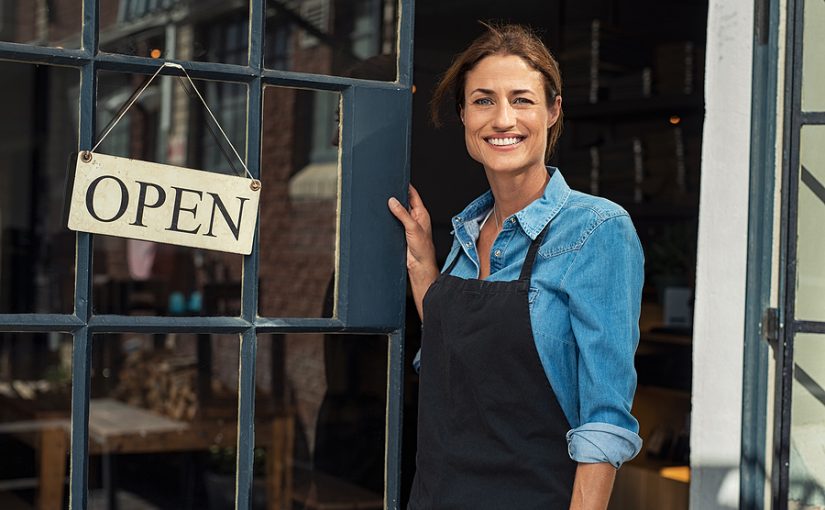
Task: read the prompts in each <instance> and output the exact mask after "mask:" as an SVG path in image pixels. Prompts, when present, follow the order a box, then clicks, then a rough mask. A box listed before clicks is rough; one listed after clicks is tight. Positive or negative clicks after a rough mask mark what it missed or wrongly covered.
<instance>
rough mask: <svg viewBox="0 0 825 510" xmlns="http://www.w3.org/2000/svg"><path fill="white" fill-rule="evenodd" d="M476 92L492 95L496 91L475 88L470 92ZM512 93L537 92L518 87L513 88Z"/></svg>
mask: <svg viewBox="0 0 825 510" xmlns="http://www.w3.org/2000/svg"><path fill="white" fill-rule="evenodd" d="M476 92H481V93H482V94H487V95H491V96H492V95H495V91H493V90H490V89H475V90H473V91H471V92H470V94H475V93H476ZM510 94H514V95H519V94H535V92H533V91H532V90H530V89H516V90H511V91H510Z"/></svg>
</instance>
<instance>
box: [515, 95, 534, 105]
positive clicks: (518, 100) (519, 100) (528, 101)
mask: <svg viewBox="0 0 825 510" xmlns="http://www.w3.org/2000/svg"><path fill="white" fill-rule="evenodd" d="M513 104H534V102H533V100H532V99H528V98H526V97H517V98H515V99H513Z"/></svg>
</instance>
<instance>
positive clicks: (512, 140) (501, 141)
mask: <svg viewBox="0 0 825 510" xmlns="http://www.w3.org/2000/svg"><path fill="white" fill-rule="evenodd" d="M522 140H524V137H523V136H510V137H507V138H486V139H485V141H486V142H487V143H489V144H490V145H495V146H496V147H506V146H508V145H516V144H518V143H521V142H522Z"/></svg>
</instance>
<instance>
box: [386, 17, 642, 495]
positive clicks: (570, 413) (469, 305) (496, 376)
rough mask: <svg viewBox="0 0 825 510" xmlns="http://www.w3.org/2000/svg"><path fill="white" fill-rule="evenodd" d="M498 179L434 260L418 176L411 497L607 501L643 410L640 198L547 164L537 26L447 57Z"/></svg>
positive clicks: (551, 126) (446, 86) (456, 221)
mask: <svg viewBox="0 0 825 510" xmlns="http://www.w3.org/2000/svg"><path fill="white" fill-rule="evenodd" d="M450 92H452V94H453V96H454V98H455V101H456V109H457V112H458V115H459V117H460V119H461V122H462V123H463V125H464V140H465V143H466V145H467V151H468V152H469V154H470V156H471V157H472V158H473V159H475V160H476V161H478V162H479V163H481V164H482V166H483V167H484V172H485V174H486V176H487V180H488V182H489V184H490V191H488V192H487V193H485V194H484V195H482V196H481V197H479V198H478V199H476V200H475V201H473V202H472V203H471V204H470V205H468V206H467V207H466V208H465V209H464V211H463V212H461V213H460V214H459V215H457V216H456V217H454V218H453V226H454V227H455V232H454V234H455V240H454V243H453V247H452V250H451V252H450V255H449V256H448V259H447V263H448V267H447V268H446V269H445V270H444V272H443V273H442V274H439V271H438V268H437V266H436V262H435V251H434V248H433V243H432V235H431V226H430V218H429V215H428V213H427V210H426V208H425V207H424V204H423V203H422V201H421V198H420V197H419V195H418V193H417V192H416V191H415V189H414V188H412V187H410V196H409V200H410V209H409V210H407V209H406V208H404V207H403V206H402V205H401V204H400V203H399V201H398V200H396V199H395V198H391V199H390V200H389V207H390V210H391V211H392V213H393V214H394V215H395V216H396V217H397V218H398V219H399V220H400V221H401V223H402V224H403V225H404V229H405V231H406V238H407V243H408V245H407V246H408V247H407V267H408V271H409V278H410V283H411V286H412V290H413V296H414V298H415V302H416V305H417V308H418V312H419V315H421V318H422V321H423V328H424V334H423V338H422V348H421V353H420V354H421V360H420V393H419V427H418V454H417V470H416V477H415V481H414V482H413V489H412V495H411V497H410V503H409V508H410V509H412V510H419V509H447V508H462V509H488V508H489V509H511V508H512V509H533V508H535V509H562V510H564V509H567V508H570V509H576V510H582V509H587V510H590V509H604V508H606V507H607V502H608V500H609V497H610V491H611V489H612V485H613V479H614V477H615V470H616V469H617V468H618V467H619V466H620V465H621V464H622V463H623V462H624V461H626V460H629V459H631V458H633V457H634V456H635V455H636V454H637V453H638V451H639V449H640V447H641V439H640V438H639V436H638V435H637V433H638V423H637V421H636V420H635V419H634V418H633V416H631V414H630V406H631V402H632V398H633V393H634V391H635V386H636V374H635V371H634V368H633V354H634V351H635V348H636V345H637V342H638V334H639V332H638V320H639V309H640V301H641V287H642V279H643V255H642V250H641V246H640V244H639V241H638V237H637V236H636V233H635V230H634V228H633V224H632V223H631V221H630V218H629V217H628V215H627V213H626V212H625V211H624V210H623V209H622V208H621V207H619V206H617V205H616V204H613V203H612V202H609V201H607V200H604V199H602V198H598V197H593V196H589V195H585V194H583V193H579V192H577V191H572V190H570V188H569V187H568V186H567V184H566V183H565V181H564V178H563V177H562V175H561V172H560V171H559V170H558V169H556V168H553V167H546V166H545V161H546V159H547V157H548V156H549V154H550V153H551V151H552V150H553V147H554V146H555V144H556V142H557V140H558V137H559V134H560V131H561V119H562V109H561V106H562V99H561V77H560V74H559V70H558V65H557V63H556V61H555V60H554V59H553V57H552V56H551V55H550V53H549V52H548V51H547V49H546V48H545V47H544V45H543V44H542V43H541V41H540V40H539V39H538V38H537V37H536V36H535V35H533V34H532V33H531V32H529V31H528V30H527V29H525V28H523V27H520V26H514V25H505V26H500V27H496V26H487V31H486V32H485V33H484V34H483V35H482V36H480V37H479V38H478V39H476V40H475V41H474V42H473V43H472V44H471V45H470V46H469V47H468V48H467V49H466V50H465V51H464V52H463V53H461V54H460V55H459V56H458V57H457V58H456V60H455V61H454V62H453V64H452V65H451V67H450V68H449V69H448V70H447V72H446V73H445V75H444V77H443V78H442V80H441V82H440V83H439V85H438V87H437V88H436V91H435V95H434V100H433V104H432V107H433V110H432V111H433V118H434V120H435V121H436V124H437V123H438V112H439V109H440V106H441V103H442V101H443V99H444V96H445V95H446V94H448V93H450Z"/></svg>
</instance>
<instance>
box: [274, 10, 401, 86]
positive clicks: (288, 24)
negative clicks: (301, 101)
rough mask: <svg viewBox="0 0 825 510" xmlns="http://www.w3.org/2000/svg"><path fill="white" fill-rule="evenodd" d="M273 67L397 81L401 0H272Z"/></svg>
mask: <svg viewBox="0 0 825 510" xmlns="http://www.w3.org/2000/svg"><path fill="white" fill-rule="evenodd" d="M266 5H267V11H266V13H267V19H266V40H265V46H264V64H265V66H266V67H268V68H270V69H280V70H284V71H300V72H304V73H314V74H327V75H335V76H351V77H354V78H364V79H370V80H382V81H394V80H395V78H396V74H397V58H396V44H397V39H398V5H399V2H398V1H397V0H339V1H336V2H333V0H294V1H284V0H267V2H266Z"/></svg>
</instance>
